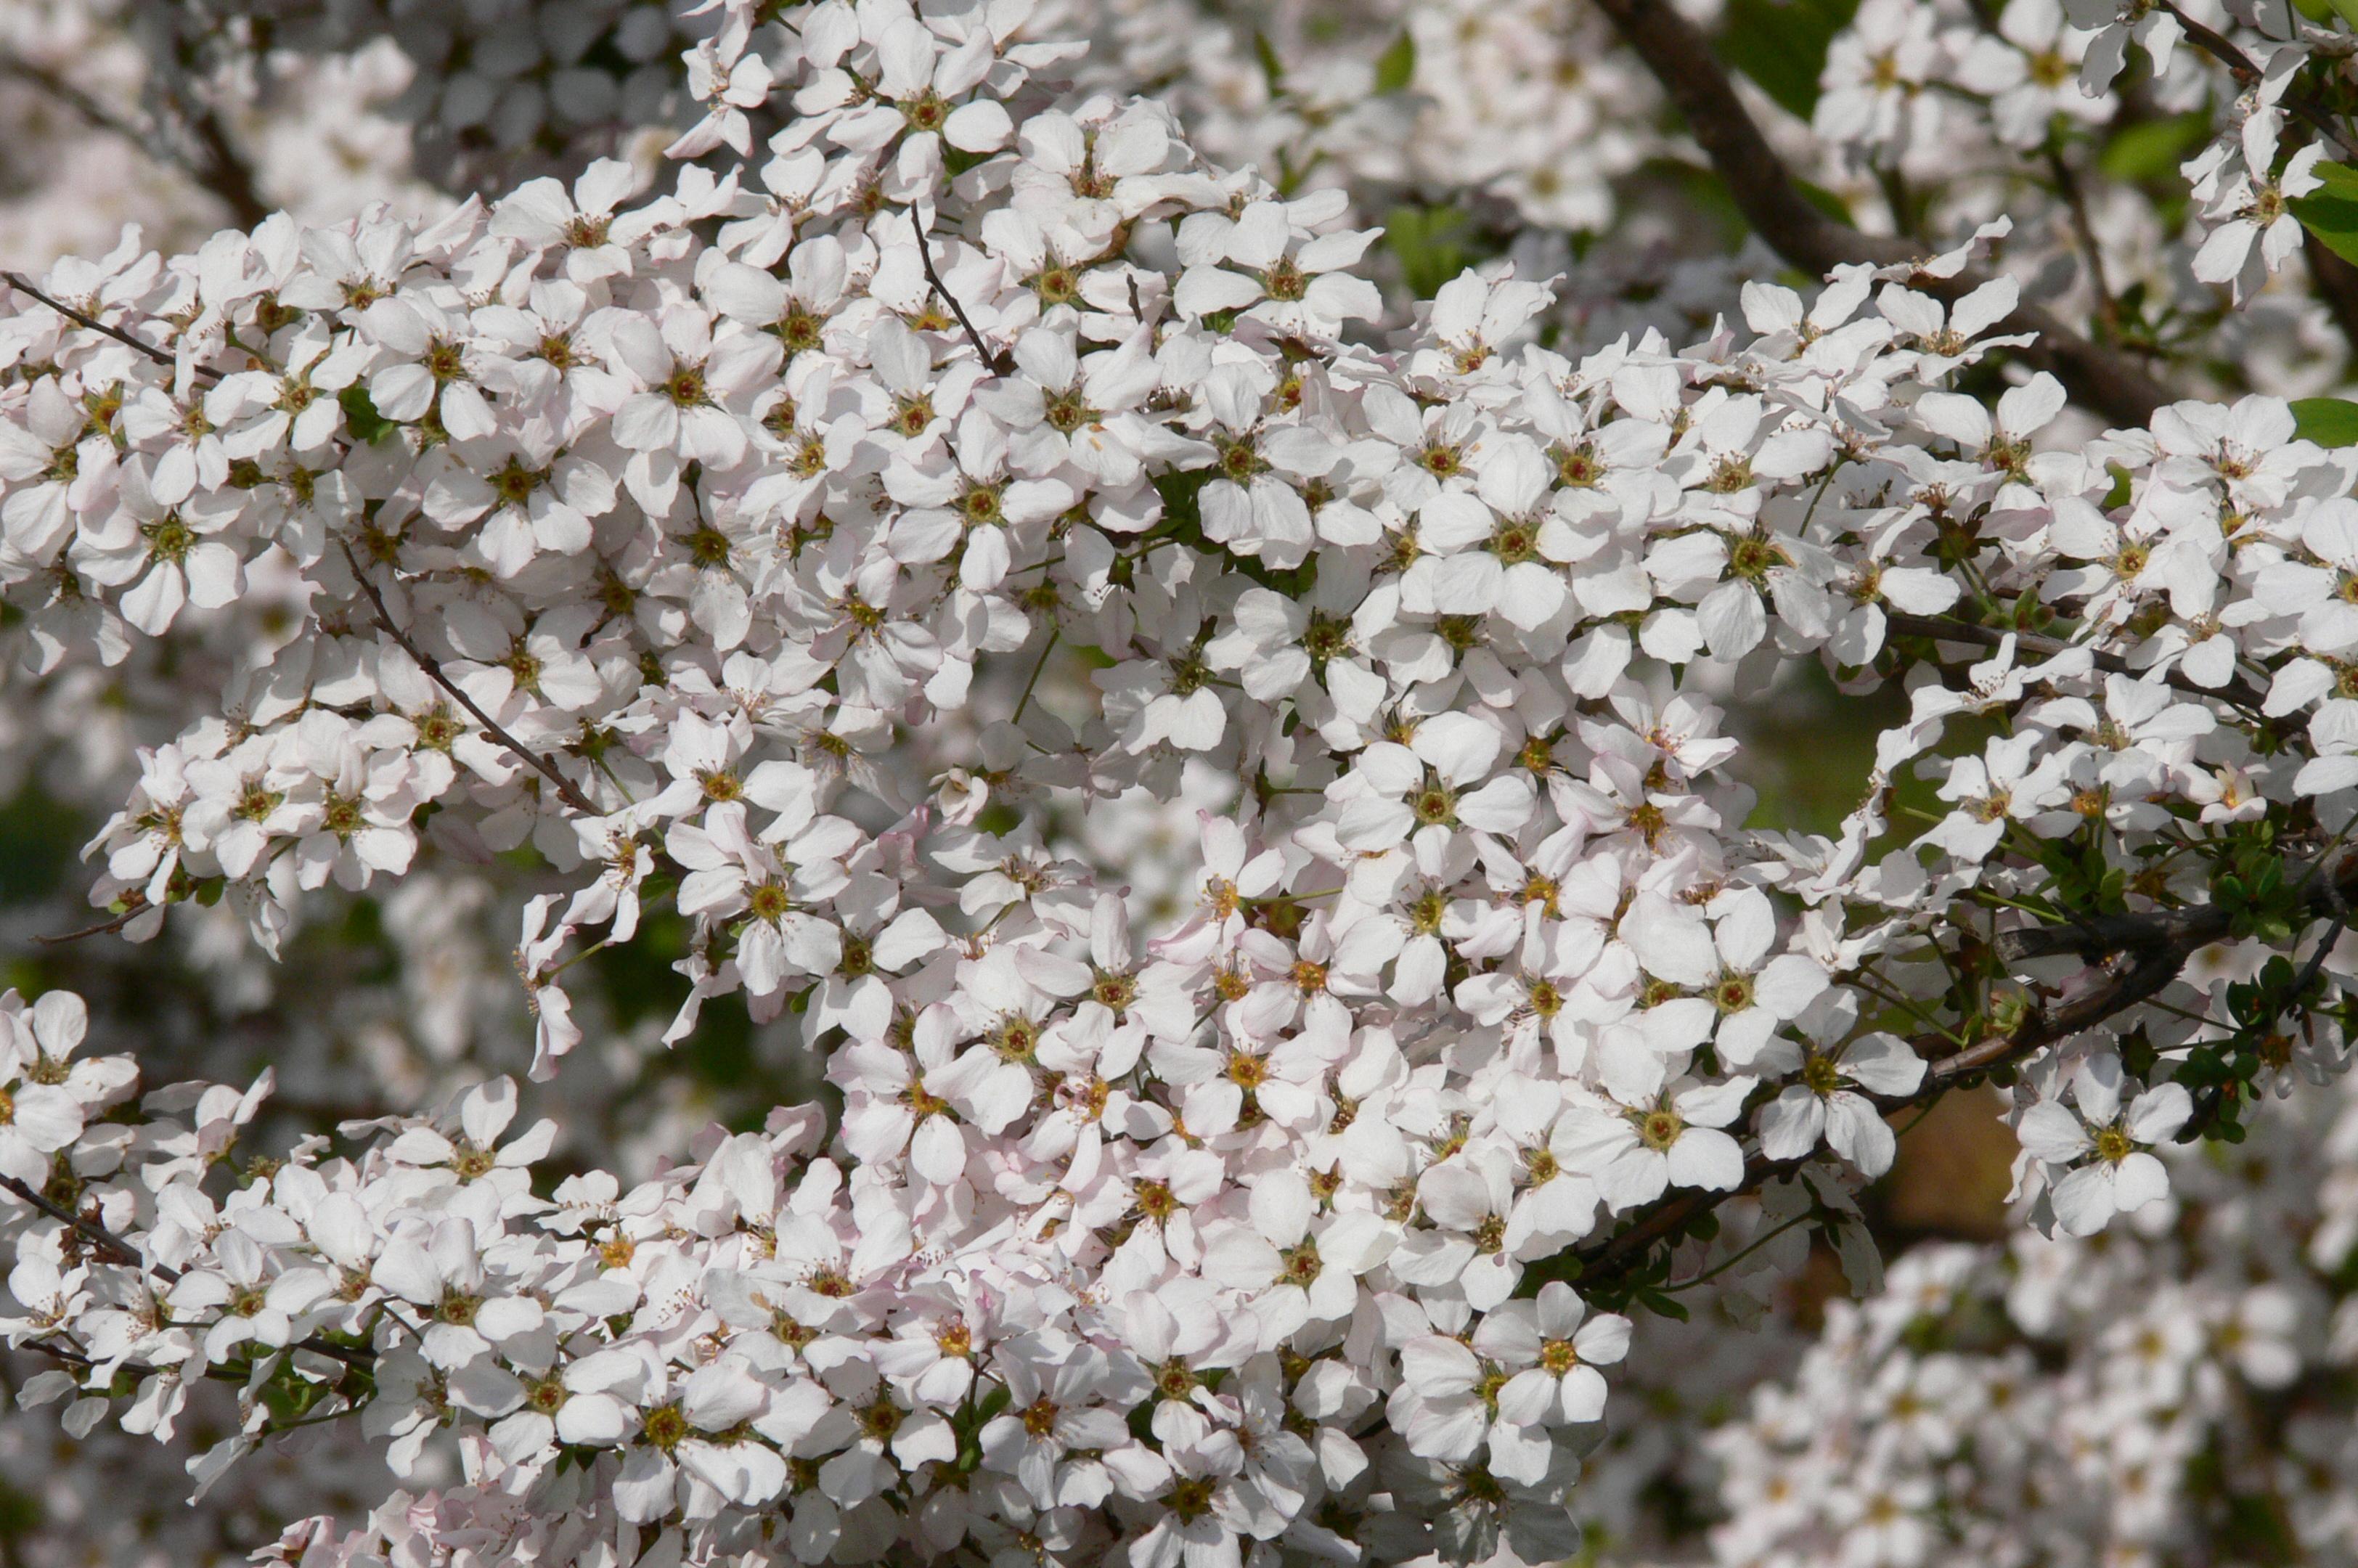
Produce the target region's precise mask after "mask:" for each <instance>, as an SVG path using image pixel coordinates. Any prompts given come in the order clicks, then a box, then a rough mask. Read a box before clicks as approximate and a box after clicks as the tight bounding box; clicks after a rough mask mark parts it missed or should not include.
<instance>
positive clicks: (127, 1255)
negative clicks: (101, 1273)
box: [0, 1176, 180, 1284]
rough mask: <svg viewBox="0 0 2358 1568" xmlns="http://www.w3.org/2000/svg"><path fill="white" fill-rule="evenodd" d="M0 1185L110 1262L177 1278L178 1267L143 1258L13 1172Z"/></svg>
mask: <svg viewBox="0 0 2358 1568" xmlns="http://www.w3.org/2000/svg"><path fill="white" fill-rule="evenodd" d="M0 1187H5V1188H6V1189H7V1190H8V1191H10V1192H12V1193H14V1194H16V1195H17V1196H18V1197H20V1198H22V1199H24V1200H25V1202H27V1203H28V1204H31V1205H32V1206H34V1207H35V1208H37V1209H39V1210H40V1211H41V1212H42V1213H43V1214H46V1215H48V1216H49V1217H50V1218H51V1219H54V1220H56V1221H57V1222H58V1223H59V1224H60V1225H62V1226H64V1227H67V1228H68V1229H69V1230H71V1231H72V1232H73V1233H74V1234H75V1235H77V1236H80V1237H81V1238H82V1239H83V1240H85V1241H87V1242H89V1243H90V1244H91V1245H92V1247H95V1248H97V1249H98V1250H99V1251H100V1252H102V1253H103V1254H104V1255H105V1256H106V1259H107V1261H109V1262H111V1263H121V1264H124V1265H125V1266H126V1267H129V1268H133V1269H137V1270H139V1271H141V1272H143V1273H150V1274H154V1275H156V1276H157V1277H158V1278H159V1279H161V1280H163V1281H165V1282H166V1283H167V1284H170V1283H172V1282H174V1281H178V1279H179V1277H180V1271H178V1269H171V1268H167V1267H165V1266H164V1265H163V1264H161V1263H155V1262H150V1261H149V1260H147V1259H146V1258H145V1257H143V1256H141V1254H140V1251H139V1249H137V1248H135V1247H134V1246H132V1245H131V1243H129V1242H128V1241H125V1240H124V1239H123V1238H121V1237H120V1236H117V1235H115V1234H114V1232H113V1231H112V1230H109V1229H107V1228H106V1227H104V1226H103V1225H101V1224H99V1223H98V1221H96V1220H94V1219H85V1218H83V1217H81V1215H78V1214H76V1213H74V1212H73V1210H71V1209H70V1208H65V1207H62V1206H59V1205H57V1204H53V1203H51V1202H50V1201H49V1199H48V1198H46V1197H44V1196H42V1195H40V1194H39V1193H37V1192H35V1191H34V1190H33V1189H32V1188H30V1187H28V1186H27V1185H26V1184H24V1183H23V1182H21V1181H19V1180H18V1179H17V1178H16V1177H15V1176H0Z"/></svg>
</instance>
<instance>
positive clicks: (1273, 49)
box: [1253, 27, 1285, 98]
mask: <svg viewBox="0 0 2358 1568" xmlns="http://www.w3.org/2000/svg"><path fill="white" fill-rule="evenodd" d="M1253 58H1254V59H1258V60H1260V73H1261V75H1263V76H1265V77H1267V78H1268V79H1269V92H1270V96H1271V97H1272V98H1274V97H1276V96H1277V95H1278V94H1279V93H1282V92H1284V91H1285V62H1284V61H1283V60H1282V59H1278V58H1277V46H1276V45H1274V44H1272V43H1271V42H1270V41H1269V35H1268V34H1267V33H1264V32H1262V31H1260V29H1259V28H1258V27H1256V28H1255V29H1253Z"/></svg>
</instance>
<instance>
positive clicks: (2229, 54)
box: [2160, 0, 2358, 179]
mask: <svg viewBox="0 0 2358 1568" xmlns="http://www.w3.org/2000/svg"><path fill="white" fill-rule="evenodd" d="M2160 4H2161V8H2162V9H2163V10H2165V11H2167V12H2169V14H2170V15H2171V16H2175V17H2177V18H2178V25H2179V27H2181V28H2182V29H2184V31H2185V33H2186V40H2187V42H2189V43H2190V44H2192V45H2193V46H2194V47H2195V48H2197V49H2201V51H2202V52H2203V53H2205V54H2207V55H2209V56H2210V57H2211V58H2212V59H2215V60H2217V61H2218V62H2219V63H2220V64H2222V65H2223V66H2225V67H2226V68H2227V73H2228V74H2229V75H2230V76H2233V77H2234V79H2235V85H2236V86H2238V87H2257V86H2258V85H2259V84H2260V82H2261V81H2262V80H2263V77H2264V74H2265V73H2264V72H2262V71H2261V70H2260V68H2259V65H2258V63H2257V62H2256V61H2255V60H2254V59H2252V57H2251V56H2250V55H2247V54H2245V53H2244V51H2243V49H2241V48H2240V47H2239V46H2237V45H2236V44H2235V43H2234V41H2233V40H2231V39H2229V38H2225V37H2224V36H2223V35H2222V34H2220V33H2218V32H2217V31H2215V30H2213V29H2212V28H2210V27H2204V26H2203V25H2202V24H2201V23H2200V22H2198V21H2196V20H2195V19H2194V18H2193V17H2191V16H2188V15H2187V14H2186V13H2185V12H2183V11H2181V10H2180V9H2179V8H2178V7H2177V6H2176V5H2173V4H2172V3H2171V0H2160ZM2277 103H2281V104H2283V105H2284V106H2285V107H2286V108H2288V109H2289V110H2291V111H2292V112H2293V113H2294V114H2298V115H2299V116H2300V117H2301V118H2302V119H2304V120H2306V121H2308V122H2309V126H2310V128H2311V129H2313V130H2315V131H2316V132H2317V134H2318V135H2321V136H2323V137H2325V138H2326V139H2327V140H2329V141H2331V143H2333V145H2334V146H2338V147H2340V148H2341V149H2342V151H2343V152H2345V153H2349V154H2352V155H2353V156H2358V141H2353V140H2352V139H2351V137H2350V133H2349V132H2347V131H2345V130H2343V129H2342V126H2341V125H2340V124H2338V123H2337V122H2336V121H2335V120H2334V118H2333V115H2332V114H2331V112H2330V111H2328V110H2327V109H2326V108H2325V106H2324V105H2323V104H2321V103H2318V102H2317V100H2315V99H2313V98H2311V97H2309V96H2308V95H2307V94H2306V93H2300V92H2286V93H2285V94H2284V95H2283V96H2282V97H2280V98H2278V99H2277ZM2252 174H2253V177H2254V178H2259V179H2266V178H2267V174H2268V171H2267V170H2266V169H2264V168H2255V169H2254V170H2253V171H2252Z"/></svg>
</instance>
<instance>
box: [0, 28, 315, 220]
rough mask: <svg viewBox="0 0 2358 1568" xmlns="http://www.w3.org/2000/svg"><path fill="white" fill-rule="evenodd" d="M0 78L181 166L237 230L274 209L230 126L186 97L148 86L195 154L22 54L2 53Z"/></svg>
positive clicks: (159, 128) (156, 127)
mask: <svg viewBox="0 0 2358 1568" xmlns="http://www.w3.org/2000/svg"><path fill="white" fill-rule="evenodd" d="M0 75H5V76H13V77H15V78H16V80H18V81H22V82H25V83H26V84H27V85H28V86H31V87H33V88H36V89H38V91H40V92H46V93H48V94H49V96H50V97H52V98H55V99H56V100H58V102H59V103H63V104H65V105H66V107H68V108H70V109H71V110H72V111H73V112H74V113H75V114H80V115H81V117H82V118H83V119H84V120H87V121H88V122H89V123H90V124H92V125H93V126H94V127H96V128H97V129H99V130H102V131H105V132H107V133H109V134H111V135H117V136H121V137H123V138H124V140H125V141H128V142H130V143H131V144H132V145H133V146H136V147H138V148H139V149H140V150H141V151H142V152H144V153H146V155H147V156H148V157H152V158H154V159H156V160H157V162H159V163H168V164H173V165H177V166H178V168H179V169H180V171H181V172H182V173H184V174H186V175H187V176H188V177H189V178H191V179H193V180H195V181H196V182H197V183H198V184H199V185H200V186H202V187H203V188H204V189H207V190H209V191H211V192H212V194H213V195H215V196H217V197H219V198H220V199H221V200H222V205H224V206H226V207H227V208H228V209H229V210H230V213H231V216H232V217H233V218H234V219H235V220H236V222H237V226H238V227H239V228H241V229H251V228H253V227H254V225H255V224H257V223H259V222H262V221H263V220H264V219H265V218H267V217H268V216H270V204H269V203H268V202H266V201H265V200H263V199H262V195H261V192H260V191H259V190H258V189H256V187H255V185H254V168H253V166H252V164H251V163H250V162H248V160H247V159H246V158H245V157H244V156H243V154H241V153H240V152H239V151H238V150H237V146H236V145H235V143H234V142H233V141H232V140H231V137H230V134H229V129H228V127H227V126H225V125H223V124H222V119H221V116H220V114H217V113H215V112H214V110H213V109H212V107H211V105H210V104H205V103H191V102H190V101H189V98H188V96H187V95H185V94H183V93H181V92H177V91H174V90H173V89H170V88H165V89H162V90H161V92H160V93H159V92H158V90H157V88H156V87H155V86H154V84H153V83H152V82H151V83H150V85H149V88H148V92H149V95H150V96H151V98H153V97H157V96H160V97H161V99H162V100H163V102H164V103H167V104H168V105H169V107H170V108H171V110H172V114H173V118H174V119H175V120H176V121H177V122H178V124H179V126H180V128H181V129H182V130H183V131H185V132H186V133H187V140H188V141H189V143H190V144H191V146H192V149H193V150H191V147H182V146H175V145H174V138H173V137H172V136H171V135H168V134H167V133H166V131H165V129H164V128H163V127H162V126H160V125H157V124H152V123H151V124H146V125H141V124H136V123H135V122H134V121H132V120H130V119H127V118H125V117H124V116H123V115H121V114H116V113H115V112H114V110H113V109H111V108H109V107H107V105H106V104H104V103H101V102H100V101H99V100H98V99H97V98H95V97H94V96H92V94H90V93H88V92H83V91H82V90H81V88H79V87H77V86H75V85H74V84H73V83H72V82H70V81H67V80H66V79H65V78H64V77H63V76H61V75H59V73H58V72H57V71H54V70H50V69H49V67H47V66H44V65H37V64H35V63H34V62H33V61H31V60H28V59H25V58H24V57H23V56H21V55H18V54H16V53H14V52H11V51H5V50H0Z"/></svg>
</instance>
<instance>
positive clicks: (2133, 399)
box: [1596, 0, 2173, 425]
mask: <svg viewBox="0 0 2358 1568" xmlns="http://www.w3.org/2000/svg"><path fill="white" fill-rule="evenodd" d="M1596 3H1597V5H1598V6H1599V7H1600V8H1601V9H1602V10H1603V11H1604V12H1605V14H1606V16H1610V17H1611V18H1612V19H1613V25H1614V26H1615V27H1617V28H1618V29H1619V30H1620V33H1621V36H1622V37H1623V38H1626V39H1628V43H1629V46H1630V47H1631V48H1632V49H1636V50H1637V51H1638V55H1639V58H1640V59H1643V60H1644V61H1645V62H1646V65H1647V68H1648V69H1649V70H1651V71H1652V72H1653V73H1654V75H1655V77H1656V78H1657V79H1658V80H1659V81H1660V82H1661V84H1662V87H1663V90H1664V91H1665V92H1668V93H1669V94H1670V99H1671V103H1672V105H1673V106H1675V107H1676V108H1677V110H1678V111H1679V113H1680V114H1681V115H1682V116H1683V117H1684V118H1685V120H1686V123H1687V129H1688V130H1689V131H1690V132H1692V133H1693V135H1694V138H1695V140H1696V141H1697V142H1698V143H1700V144H1701V145H1702V146H1703V149H1704V153H1705V154H1707V155H1708V156H1709V157H1710V158H1711V162H1712V167H1713V168H1715V169H1717V170H1718V171H1719V176H1720V178H1721V179H1722V180H1724V181H1725V183H1726V186H1727V189H1728V194H1729V195H1730V196H1732V197H1733V198H1734V199H1735V201H1736V206H1737V208H1738V209H1739V210H1741V211H1742V212H1743V213H1744V216H1745V220H1746V221H1747V222H1749V223H1750V224H1751V225H1752V227H1753V229H1754V231H1755V232H1758V234H1759V236H1760V237H1761V239H1763V240H1765V241H1766V242H1768V246H1769V248H1770V249H1772V250H1774V251H1775V252H1776V253H1777V254H1779V255H1780V256H1783V257H1784V258H1785V259H1786V260H1787V261H1789V262H1790V263H1792V264H1793V265H1795V266H1797V267H1799V268H1801V270H1802V271H1804V272H1808V273H1812V274H1817V275H1820V276H1823V275H1824V274H1825V273H1828V272H1831V271H1833V269H1834V268H1835V267H1837V266H1842V265H1849V264H1852V263H1857V262H1864V263H1868V264H1871V265H1877V266H1889V265H1898V264H1901V263H1908V262H1914V261H1917V260H1920V259H1921V255H1922V253H1921V252H1920V250H1919V249H1918V248H1917V246H1916V245H1914V244H1913V243H1910V242H1909V241H1907V240H1902V239H1897V238H1893V237H1891V236H1887V235H1878V234H1866V233H1862V232H1859V231H1858V230H1856V229H1854V228H1852V227H1850V226H1849V225H1848V224H1846V223H1840V222H1835V221H1834V220H1833V219H1832V218H1829V217H1828V216H1826V214H1825V213H1823V212H1822V211H1819V210H1818V209H1817V208H1816V207H1814V206H1812V204H1811V202H1810V201H1809V200H1808V198H1806V197H1804V196H1803V195H1802V194H1801V189H1800V188H1799V187H1797V186H1796V185H1795V184H1794V183H1793V179H1792V176H1791V175H1790V174H1789V173H1788V172H1787V171H1786V168H1785V165H1784V163H1783V161H1782V160H1781V159H1779V157H1777V154H1776V152H1775V150H1774V149H1773V148H1771V147H1770V146H1768V138H1767V137H1765V136H1763V135H1761V134H1760V127H1759V126H1758V125H1756V124H1753V121H1752V116H1751V114H1749V113H1748V112H1747V111H1746V109H1745V107H1744V102H1743V100H1742V99H1740V98H1738V97H1737V96H1736V85H1735V83H1734V82H1732V81H1729V80H1728V75H1727V71H1726V69H1725V67H1723V66H1722V65H1721V64H1720V63H1719V59H1718V58H1717V57H1716V56H1714V54H1713V53H1712V49H1711V43H1710V40H1709V39H1707V38H1704V35H1703V34H1702V32H1701V31H1700V30H1698V29H1697V28H1696V27H1695V25H1694V24H1693V23H1692V22H1690V21H1688V20H1687V19H1686V17H1685V16H1682V15H1681V14H1680V13H1679V11H1678V9H1677V8H1676V7H1675V6H1673V5H1671V3H1670V0H1596ZM1988 281H1989V275H1988V274H1986V273H1984V272H1981V271H1979V270H1977V269H1975V268H1973V267H1967V268H1966V269H1965V270H1964V271H1963V272H1960V273H1959V274H1957V276H1954V277H1949V278H1934V277H1929V276H1920V277H1918V278H1916V279H1914V280H1913V281H1912V284H1911V286H1912V287H1919V288H1921V289H1923V290H1925V291H1926V292H1928V293H1931V294H1935V295H1939V296H1940V297H1943V298H1949V299H1953V298H1955V297H1959V296H1961V295H1964V294H1969V293H1971V292H1972V291H1973V290H1974V289H1975V288H1978V287H1981V286H1982V285H1983V284H1985V283H1987V282H1988ZM1999 330H2001V331H2006V332H2032V333H2036V334H2038V341H2036V342H2034V343H2032V344H2030V345H2029V346H2028V347H2026V348H2023V349H2019V350H2017V351H2015V352H2016V353H2017V354H2018V355H2019V357H2020V358H2021V360H2022V361H2023V362H2024V363H2026V364H2028V365H2031V366H2033V367H2035V368H2038V369H2041V370H2046V371H2049V372H2050V373H2053V374H2054V376H2055V378H2056V379H2057V380H2059V381H2061V383H2062V384H2064V386H2065V387H2066V388H2067V389H2068V390H2069V391H2070V392H2071V395H2072V397H2073V398H2075V399H2076V400H2078V401H2079V402H2081V403H2083V404H2085V405H2087V406H2089V407H2091V408H2093V409H2095V410H2096V411H2097V412H2098V413H2100V414H2102V415H2104V417H2106V418H2108V419H2111V420H2113V421H2115V422H2116V423H2118V424H2123V425H2145V424H2149V423H2150V422H2151V421H2152V417H2153V414H2154V411H2155V410H2156V409H2158V408H2159V407H2161V406H2163V405H2165V404H2167V403H2169V402H2171V401H2173V395H2172V394H2171V392H2170V391H2169V388H2168V387H2166V386H2164V385H2162V384H2160V383H2159V382H2158V381H2156V380H2154V379H2153V377H2151V376H2150V375H2148V374H2147V373H2146V372H2145V371H2144V370H2143V369H2141V368H2140V367H2139V366H2137V365H2136V363H2134V362H2132V361H2130V360H2129V359H2128V358H2127V357H2126V356H2125V355H2123V354H2121V353H2119V352H2117V351H2115V350H2112V349H2108V348H2105V347H2104V346H2103V345H2102V344H2099V343H2094V342H2091V341H2089V340H2087V339H2086V338H2083V337H2082V336H2080V335H2079V334H2078V333H2077V332H2074V331H2072V330H2071V329H2070V328H2068V327H2066V326H2065V325H2064V324H2063V323H2062V322H2061V321H2060V320H2058V319H2056V318H2055V317H2054V316H2053V315H2051V314H2050V313H2049V312H2048V311H2046V310H2043V309H2040V308H2039V307H2038V306H2035V305H2023V306H2018V307H2017V308H2016V309H2015V312H2014V314H2012V315H2011V316H2008V317H2007V318H2006V319H2005V320H2004V321H2003V322H2001V323H2000V324H1999Z"/></svg>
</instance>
